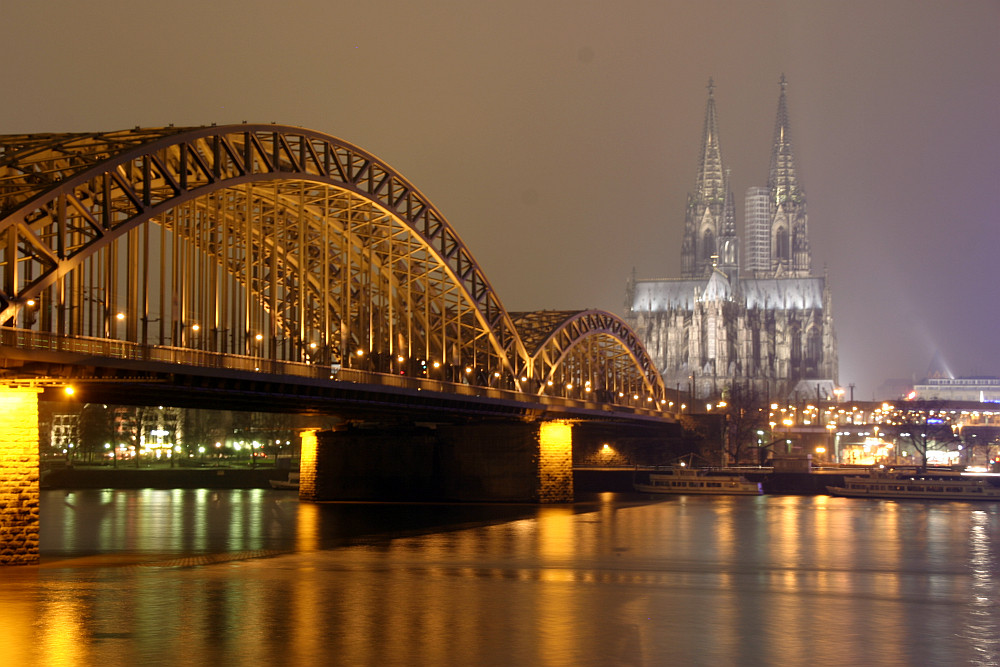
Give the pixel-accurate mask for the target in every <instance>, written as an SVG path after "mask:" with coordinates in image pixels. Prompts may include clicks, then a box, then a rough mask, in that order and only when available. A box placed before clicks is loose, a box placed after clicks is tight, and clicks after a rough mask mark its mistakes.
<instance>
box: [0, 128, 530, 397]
mask: <svg viewBox="0 0 1000 667" xmlns="http://www.w3.org/2000/svg"><path fill="white" fill-rule="evenodd" d="M157 253H159V254H158V256H157ZM0 323H3V324H5V325H17V326H22V327H27V328H32V327H38V328H40V329H43V330H46V331H51V332H55V333H59V334H67V335H96V336H103V337H107V338H123V339H125V340H132V341H137V342H140V343H146V344H149V343H152V344H157V343H158V344H166V345H180V346H184V347H199V348H205V349H210V350H213V351H222V352H234V353H245V354H255V355H257V354H259V355H262V356H269V357H273V358H282V359H290V360H303V359H308V360H313V361H324V362H326V361H330V362H340V363H345V364H347V363H350V364H352V365H355V364H357V365H362V366H364V367H367V368H369V369H371V370H379V371H391V372H407V371H408V370H417V366H415V365H414V364H419V366H420V367H422V368H424V369H425V371H424V372H429V371H428V370H426V369H430V368H432V367H434V368H437V367H438V366H440V367H441V369H442V370H440V371H438V372H439V373H442V374H444V373H446V372H453V373H456V372H462V371H464V370H465V369H466V368H468V369H469V372H472V371H474V372H476V373H479V374H482V375H483V376H485V377H493V376H496V377H498V378H501V381H506V382H509V383H510V386H515V387H516V386H518V384H519V378H520V377H524V376H530V375H531V374H532V372H533V371H532V366H531V364H530V360H529V358H528V355H527V352H526V350H525V348H524V345H523V344H522V342H521V340H520V338H519V337H518V335H517V332H516V330H515V328H514V326H513V323H512V321H511V318H510V316H509V315H508V314H507V312H506V311H505V310H504V308H503V306H502V304H501V302H500V300H499V299H498V298H497V296H496V294H495V293H494V291H493V289H492V287H491V286H490V284H489V282H488V280H487V279H486V277H485V275H484V274H483V272H482V270H481V269H480V268H479V266H478V265H477V263H476V262H475V260H474V259H473V258H472V256H471V254H470V253H469V252H468V250H467V249H466V247H465V245H464V244H463V243H462V241H461V240H460V239H459V238H458V236H457V235H456V234H455V232H454V231H453V230H452V228H451V226H450V225H449V224H448V223H447V221H446V220H445V219H444V217H443V216H442V215H441V214H440V212H439V211H438V210H437V209H436V208H435V207H434V206H433V205H432V204H431V203H430V202H429V201H428V200H427V199H426V198H425V197H424V196H423V195H422V194H421V193H420V192H419V191H418V190H417V189H416V188H414V187H413V186H412V185H411V184H410V183H409V182H408V181H407V180H406V179H405V178H403V177H402V176H401V175H400V174H398V173H397V172H396V171H394V170H393V169H392V168H391V167H389V166H388V165H386V164H385V163H383V162H381V161H380V160H378V159H377V158H375V157H374V156H372V155H370V154H368V153H367V152H365V151H363V150H361V149H359V148H357V147H355V146H353V145H350V144H348V143H346V142H343V141H341V140H339V139H336V138H333V137H330V136H327V135H324V134H321V133H318V132H313V131H310V130H304V129H301V128H293V127H285V126H277V125H239V126H228V127H218V128H216V127H202V128H160V129H153V130H148V129H146V130H140V129H138V128H137V129H135V130H130V131H122V132H111V133H99V134H71V135H70V134H68V135H25V136H7V137H0ZM355 354H356V355H357V356H356V357H355ZM446 369H450V371H449V370H446ZM458 369H462V371H459V370H458ZM442 377H444V375H442Z"/></svg>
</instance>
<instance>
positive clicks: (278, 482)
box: [268, 472, 299, 490]
mask: <svg viewBox="0 0 1000 667" xmlns="http://www.w3.org/2000/svg"><path fill="white" fill-rule="evenodd" d="M268 482H269V483H270V484H271V488H272V489H295V490H297V489H298V488H299V473H297V472H290V473H288V479H287V480H285V479H271V480H268Z"/></svg>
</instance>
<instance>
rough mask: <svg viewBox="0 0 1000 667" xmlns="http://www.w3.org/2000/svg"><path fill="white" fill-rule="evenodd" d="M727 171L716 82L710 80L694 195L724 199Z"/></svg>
mask: <svg viewBox="0 0 1000 667" xmlns="http://www.w3.org/2000/svg"><path fill="white" fill-rule="evenodd" d="M724 188H725V172H724V170H723V168H722V151H721V150H720V149H719V122H718V120H717V118H716V112H715V83H714V82H713V81H712V79H709V80H708V104H707V106H706V108H705V128H704V130H703V132H702V137H701V161H700V162H699V163H698V178H697V180H696V182H695V193H694V197H695V200H696V201H699V202H700V203H709V202H712V201H719V200H723V199H724V198H725V196H726V192H725V189H724Z"/></svg>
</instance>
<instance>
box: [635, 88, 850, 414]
mask: <svg viewBox="0 0 1000 667" xmlns="http://www.w3.org/2000/svg"><path fill="white" fill-rule="evenodd" d="M785 87H786V83H785V79H784V77H782V79H781V94H780V96H779V98H778V113H777V120H776V122H775V131H774V143H773V145H772V149H771V164H770V170H769V172H768V181H767V187H766V188H765V187H754V188H750V189H749V190H748V192H747V200H746V206H745V208H744V212H745V214H746V220H745V223H746V227H745V230H744V241H745V243H746V256H745V261H746V264H747V265H746V267H745V270H743V271H741V267H740V253H739V245H740V240H739V238H738V237H737V234H736V220H735V218H736V216H735V210H736V207H735V204H734V199H733V193H732V190H731V187H730V175H729V171H728V170H727V169H725V168H724V166H723V161H722V152H721V149H720V144H719V128H718V121H717V118H716V108H715V91H714V86H713V85H712V82H711V81H709V86H708V90H709V92H708V105H707V109H706V112H705V126H704V132H703V138H702V149H701V157H700V161H699V164H698V174H697V177H696V182H695V192H694V193H693V194H690V195H688V201H687V210H686V215H685V221H684V233H683V237H682V243H681V278H680V279H679V280H676V279H655V280H647V279H636V278H635V277H634V276H633V277H632V279H631V280H630V281H629V284H628V287H627V290H626V293H627V296H626V316H625V319H626V320H627V321H628V323H629V324H630V325H631V326H632V328H633V329H634V330H635V331H636V332H637V333H638V334H639V336H640V337H641V338H642V339H643V342H644V344H645V346H646V349H647V350H648V352H649V353H650V355H651V357H652V358H653V360H654V361H655V363H656V364H657V367H658V368H659V369H660V371H661V373H662V374H663V376H664V380H665V382H666V384H667V386H668V387H675V388H678V389H681V390H686V391H690V392H691V393H692V394H694V395H695V396H698V397H704V396H709V395H713V394H717V393H718V392H721V391H722V390H724V389H725V388H726V387H729V386H733V385H739V386H746V387H750V388H751V389H753V390H754V391H755V392H757V393H758V394H759V395H761V396H764V395H765V394H768V395H771V396H788V397H790V398H794V397H795V396H796V395H801V396H802V397H803V398H805V397H816V398H830V397H832V393H833V388H834V387H835V386H836V382H837V342H836V336H835V334H834V328H833V312H832V307H831V294H830V287H829V283H828V280H827V279H826V277H816V276H812V275H811V263H812V254H811V251H810V247H809V227H808V216H807V214H806V196H805V191H804V190H803V189H802V187H801V186H800V184H799V179H798V174H797V171H796V168H795V160H794V155H793V152H792V142H791V133H790V131H789V120H788V107H787V102H786V98H785Z"/></svg>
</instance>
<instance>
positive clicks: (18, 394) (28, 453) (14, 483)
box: [0, 387, 41, 565]
mask: <svg viewBox="0 0 1000 667" xmlns="http://www.w3.org/2000/svg"><path fill="white" fill-rule="evenodd" d="M39 393H41V389H40V388H36V387H0V565H30V564H34V563H37V562H38V395H39Z"/></svg>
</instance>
